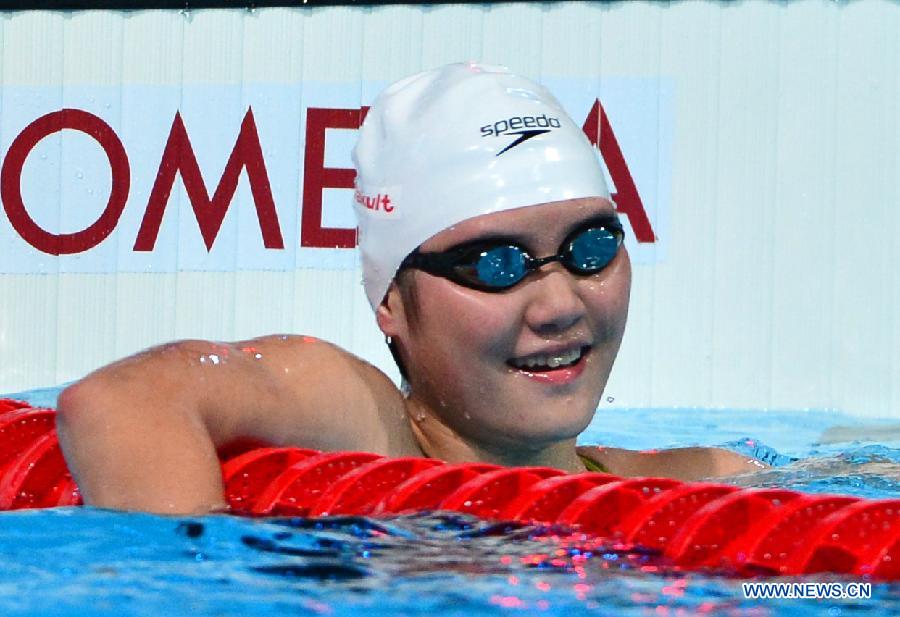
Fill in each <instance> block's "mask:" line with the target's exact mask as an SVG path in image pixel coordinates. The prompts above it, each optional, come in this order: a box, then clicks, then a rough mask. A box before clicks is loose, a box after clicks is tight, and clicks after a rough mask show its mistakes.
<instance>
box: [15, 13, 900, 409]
mask: <svg viewBox="0 0 900 617" xmlns="http://www.w3.org/2000/svg"><path fill="white" fill-rule="evenodd" d="M0 26H2V30H0V49H2V67H0V80H2V89H0V146H2V151H0V156H4V157H5V156H7V153H8V151H9V149H10V147H11V144H12V143H13V142H14V140H15V139H16V138H17V136H19V135H21V133H22V131H23V129H24V128H25V127H26V126H27V125H28V124H29V123H30V122H32V121H33V120H35V119H36V118H38V117H39V116H41V115H42V114H45V113H50V112H53V111H57V110H60V109H62V108H65V107H76V108H80V109H85V110H88V111H90V112H91V113H93V114H95V115H97V116H98V117H101V118H102V119H103V121H104V122H106V123H107V124H108V125H109V126H110V127H112V128H113V130H114V131H115V132H116V133H117V135H118V136H119V138H120V139H121V141H122V142H123V144H124V147H125V149H126V150H127V151H128V157H129V162H130V165H131V192H130V194H129V197H128V201H127V204H126V206H125V210H124V213H123V214H122V217H121V219H120V224H119V226H118V227H117V229H116V230H115V231H114V232H113V233H112V234H111V235H110V236H109V237H108V238H107V239H106V240H104V241H103V242H102V243H100V244H98V246H97V247H95V248H94V249H92V250H91V251H88V252H86V253H84V254H80V255H69V256H64V257H56V256H53V255H48V254H46V253H43V252H40V251H35V250H34V249H33V247H31V246H29V245H28V244H27V243H26V242H24V241H23V239H22V238H21V237H20V235H19V234H18V233H17V231H16V230H15V229H14V227H13V225H12V224H11V222H10V220H9V218H8V216H7V212H0V391H13V390H21V389H26V388H32V387H38V386H45V385H52V384H56V383H61V382H64V381H68V380H71V379H74V378H77V377H80V376H82V375H84V374H85V373H87V372H89V371H90V370H92V369H93V368H96V367H97V366H99V365H101V364H103V363H105V362H108V361H110V360H112V359H114V358H117V357H120V356H122V355H124V354H128V353H132V352H134V351H136V350H139V349H141V348H144V347H147V346H150V345H154V344H158V343H160V342H163V341H167V340H171V339H177V338H212V339H236V338H245V337H252V336H255V335H260V334H265V333H271V332H298V333H304V334H311V335H315V336H319V337H322V338H326V339H329V340H332V341H334V342H336V343H338V344H341V345H343V346H345V347H347V348H348V349H350V350H352V351H353V352H355V353H357V354H359V355H360V356H362V357H365V358H367V359H369V360H371V361H373V362H375V363H376V364H378V365H379V366H382V367H383V368H385V369H386V370H387V371H388V372H389V373H390V374H392V375H396V371H395V369H394V368H393V365H392V363H391V361H390V358H389V356H388V354H387V351H386V349H385V347H384V344H383V342H382V340H381V337H380V336H379V334H378V331H377V329H376V327H375V324H374V320H373V318H372V316H371V312H370V310H369V308H368V305H367V303H366V301H365V297H364V295H363V293H362V289H361V287H360V284H359V280H360V274H359V272H358V270H357V269H356V268H355V267H353V264H354V263H355V261H354V258H353V257H352V254H353V253H352V251H351V250H348V249H316V250H317V251H318V252H316V253H311V252H309V251H305V252H304V250H301V249H299V248H298V241H299V238H298V227H299V225H300V223H299V220H300V216H299V215H298V210H300V209H302V204H301V199H300V196H301V195H302V183H303V174H302V169H303V159H304V156H305V155H306V154H305V152H304V150H303V138H304V134H305V133H304V129H305V127H306V125H305V116H304V110H305V109H306V108H307V107H310V106H323V107H349V108H358V107H359V106H361V105H365V104H368V103H369V102H371V100H372V98H373V96H374V94H375V93H376V92H377V90H378V88H379V87H381V86H382V85H384V84H385V83H388V82H390V81H392V80H394V79H397V78H400V77H403V76H405V75H408V74H411V73H414V72H416V71H419V70H422V69H425V68H431V67H434V66H437V65H440V64H443V63H446V62H452V61H459V60H466V59H474V60H482V61H485V62H490V63H499V64H506V65H508V66H510V67H512V68H513V69H514V70H516V71H517V72H520V73H523V74H526V75H530V76H532V77H534V78H536V79H539V80H543V81H545V82H547V83H548V85H550V86H551V87H554V84H556V86H557V87H558V88H560V89H562V90H564V92H563V95H562V96H561V98H563V102H564V104H565V103H567V102H568V101H569V100H571V101H573V104H574V105H576V106H581V108H580V109H577V110H573V109H570V110H569V111H570V112H571V113H572V115H573V116H575V117H576V120H578V121H581V120H582V119H583V118H584V116H585V113H586V111H587V109H586V108H585V107H584V105H586V104H589V103H590V100H593V97H594V96H597V97H599V98H600V99H601V101H602V102H603V104H604V105H605V106H606V108H607V112H608V113H609V116H610V122H611V124H612V126H613V128H614V130H615V132H616V135H617V137H618V138H619V141H620V143H621V145H622V151H623V154H624V156H625V158H626V161H627V162H628V164H629V167H631V169H632V171H633V172H634V175H635V181H636V183H637V189H638V191H639V192H640V194H641V197H642V199H643V201H644V206H645V209H646V212H647V214H648V216H649V219H650V222H651V223H652V224H653V228H654V231H655V233H656V235H657V242H655V243H652V244H646V245H641V246H638V245H637V244H635V242H634V234H632V239H631V245H630V248H631V249H632V250H633V251H635V254H636V256H637V257H638V258H637V259H636V262H637V263H636V265H635V273H634V284H633V296H632V308H631V316H630V322H629V326H628V332H627V334H626V339H625V341H624V344H623V348H622V352H621V354H620V358H619V360H618V363H617V365H616V367H615V369H614V372H613V376H612V379H611V382H610V384H609V386H608V388H607V392H606V397H607V398H606V399H605V402H604V404H608V405H615V406H665V407H669V406H689V407H726V408H767V409H768V408H790V409H798V408H815V409H839V410H842V411H846V412H849V413H853V414H857V415H865V416H893V417H900V317H898V315H897V313H898V310H900V270H898V267H897V266H898V264H900V240H898V239H897V238H898V236H900V208H898V206H900V194H898V180H897V178H898V176H900V154H898V152H900V123H898V115H900V106H898V95H900V43H898V35H900V6H898V5H897V4H896V3H892V2H878V1H874V0H873V1H869V2H854V3H848V4H843V3H835V2H825V1H818V0H815V1H809V2H796V3H793V2H792V3H766V2H742V3H722V4H720V3H716V2H678V3H672V4H662V3H644V2H629V3H617V4H595V3H580V2H572V3H547V4H544V5H542V4H534V3H532V4H499V5H493V6H490V5H474V6H463V5H460V6H453V5H445V6H435V7H424V8H423V7H414V6H391V7H378V8H322V9H315V10H307V9H259V10H255V11H247V10H209V11H192V12H189V13H184V12H176V11H171V12H169V11H146V12H145V11H134V12H99V11H98V12H76V13H64V12H17V13H7V14H3V15H2V16H0ZM595 93H596V94H595ZM629 93H633V97H631V98H629V97H630V95H629ZM588 95H589V96H588ZM579 97H580V98H579ZM629 100H633V101H634V104H633V105H629V104H628V102H629ZM248 106H252V108H253V110H254V114H255V118H256V122H257V124H258V126H259V136H260V141H261V145H262V149H263V153H264V155H265V159H266V164H267V165H268V171H269V176H270V180H271V188H272V192H273V194H274V196H275V199H276V202H278V205H279V210H278V213H279V218H280V223H281V226H282V232H283V236H284V242H285V247H286V248H285V253H283V254H286V255H288V258H287V259H286V261H284V260H282V262H279V263H270V262H269V261H266V260H267V259H269V258H268V257H266V256H265V255H263V256H262V257H259V260H257V261H259V262H260V263H257V262H256V261H254V259H256V258H255V257H253V255H252V254H251V255H250V257H245V253H246V252H245V251H243V249H242V248H241V247H242V246H244V244H242V243H247V242H249V240H247V239H248V238H252V240H253V241H254V242H255V243H256V244H255V245H254V246H257V247H258V246H259V245H260V230H259V226H258V222H257V220H256V218H254V217H255V215H254V199H253V196H252V195H251V191H250V190H249V187H248V182H247V177H246V173H242V174H241V179H240V181H239V185H238V188H237V192H236V194H235V197H234V200H233V203H232V205H231V208H230V209H229V211H228V214H227V215H226V217H225V221H224V223H223V226H222V230H221V232H220V235H219V237H218V238H217V241H216V242H217V244H216V247H215V250H216V251H218V252H217V253H215V255H214V254H213V251H210V252H209V255H208V256H207V254H206V253H202V254H199V255H200V256H199V257H198V258H197V259H195V260H194V261H191V260H192V259H193V257H191V255H192V254H193V253H191V251H194V252H195V253H196V251H197V248H196V247H197V246H198V245H197V244H196V242H198V240H197V238H199V232H198V227H197V225H198V224H197V221H196V218H194V215H193V214H192V210H191V203H190V199H189V197H188V195H187V194H186V192H185V189H184V188H183V185H182V182H181V180H180V179H179V180H176V182H175V184H174V189H173V191H172V195H171V198H170V207H169V208H168V210H167V215H166V218H165V219H164V221H163V224H162V228H161V231H160V235H159V241H158V242H159V246H158V252H154V253H152V254H151V255H150V256H149V257H148V260H149V261H140V260H138V261H134V259H133V258H134V255H133V251H132V244H133V242H134V238H135V233H136V230H137V228H138V225H139V223H140V220H141V217H142V216H143V214H144V210H145V208H146V206H147V202H148V195H149V193H150V187H151V185H152V183H153V181H154V177H155V175H156V171H157V168H158V166H159V164H160V157H161V155H162V152H163V149H164V146H165V143H166V138H167V136H168V133H169V128H170V126H171V123H172V118H173V115H174V112H175V111H176V110H177V111H179V113H180V114H182V116H183V118H184V123H185V125H186V127H187V130H188V131H189V133H190V135H191V138H192V142H193V145H194V146H195V149H196V155H197V160H198V163H199V166H200V168H201V170H202V172H203V177H204V180H205V184H206V187H207V189H208V191H209V193H210V194H212V193H213V192H214V191H215V188H216V184H217V183H218V181H219V178H220V177H221V176H222V173H223V169H224V168H225V162H226V160H227V158H228V155H229V154H230V153H231V151H232V148H233V147H234V143H235V138H236V136H237V131H238V127H239V125H240V122H241V119H242V118H243V117H244V113H245V112H246V111H247V108H248ZM648 127H649V128H650V129H651V130H649V131H648V130H647V128H648ZM352 133H353V131H346V130H345V131H334V130H329V131H328V137H327V139H326V144H327V145H326V153H325V159H326V165H331V166H335V167H345V166H346V161H347V158H348V157H347V151H348V149H349V144H350V143H352ZM111 183H112V180H111V177H110V171H109V165H108V163H106V158H105V155H104V153H103V150H101V149H100V148H98V147H96V144H95V143H93V142H92V141H91V139H90V138H88V137H86V136H85V135H84V134H83V133H78V132H73V131H64V132H58V133H56V134H55V135H53V136H50V137H47V138H46V139H44V140H43V141H41V143H40V144H38V146H36V147H35V148H34V150H33V151H32V153H31V154H30V156H29V157H28V159H27V160H26V163H25V171H24V172H23V174H22V176H21V191H22V196H23V201H24V203H25V204H27V207H28V209H29V212H31V213H32V215H33V217H34V219H35V221H36V222H37V223H39V224H40V225H42V226H43V227H44V228H46V229H48V230H52V231H54V232H55V233H64V232H65V233H70V232H73V231H75V230H78V229H83V228H84V226H85V225H87V224H89V223H90V222H91V221H93V220H95V219H96V218H97V216H98V214H99V212H101V211H102V210H103V207H104V204H105V203H106V199H107V197H108V196H109V193H110V190H111ZM7 189H8V187H7ZM345 192H346V191H336V192H335V191H332V192H328V191H326V193H328V194H327V195H325V199H324V202H325V209H324V211H323V223H328V226H334V227H346V226H350V225H351V223H348V222H347V212H349V200H347V202H348V203H347V204H344V205H342V204H343V202H342V203H338V201H339V200H340V199H343V197H341V195H342V194H343V193H345ZM4 195H8V191H7V192H5V193H4ZM345 197H346V196H345ZM284 204H288V205H287V206H286V207H285V206H284ZM291 204H294V206H296V207H292V205H291ZM297 204H301V205H299V206H298V205H297ZM4 205H6V202H4ZM191 238H193V239H191ZM191 243H194V244H191ZM199 246H202V245H199ZM248 246H249V245H248ZM167 250H168V251H169V252H170V253H171V254H172V255H174V256H173V257H171V258H169V257H166V255H167V253H166V251H167ZM248 250H249V249H248ZM254 250H256V249H254ZM251 252H252V251H251ZM260 254H262V253H260ZM235 255H237V256H235ZM347 255H350V256H351V257H349V258H348V257H347ZM207 257H208V260H207ZM317 260H319V261H317ZM270 261H271V260H270ZM285 264H287V265H285Z"/></svg>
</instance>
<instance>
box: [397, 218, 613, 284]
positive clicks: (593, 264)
mask: <svg viewBox="0 0 900 617" xmlns="http://www.w3.org/2000/svg"><path fill="white" fill-rule="evenodd" d="M624 237H625V232H624V231H623V230H622V225H621V223H619V221H618V219H616V218H612V217H606V218H604V219H602V220H597V219H594V220H591V221H588V222H586V223H585V224H583V225H581V226H579V227H578V228H576V229H575V230H574V231H573V232H572V233H570V234H569V235H568V236H567V237H566V239H565V240H564V241H563V243H562V244H561V245H560V247H559V251H558V252H557V253H556V255H550V256H548V257H532V256H531V255H529V254H528V251H527V250H526V249H525V248H524V247H522V246H520V245H519V244H516V243H515V242H511V241H508V240H505V239H502V238H495V239H486V240H484V239H482V240H476V241H474V242H470V243H466V244H462V245H460V246H457V247H454V248H451V249H449V250H446V251H442V252H440V253H421V252H419V249H416V250H415V251H413V252H412V253H410V254H409V255H408V256H407V257H406V259H404V260H403V262H402V263H401V264H400V269H401V270H402V269H404V268H415V269H418V270H422V271H424V272H427V273H428V274H433V275H434V276H440V277H443V278H446V279H449V280H451V281H453V282H454V283H457V284H459V285H462V286H463V287H469V288H471V289H477V290H479V291H488V292H498V291H504V290H506V289H509V288H510V287H513V286H515V285H518V284H519V283H521V282H522V281H523V280H524V279H525V277H527V276H528V275H529V274H531V273H532V272H536V271H537V270H538V269H540V268H542V267H543V266H545V265H547V264H549V263H552V262H554V261H558V262H559V263H560V264H562V265H563V267H564V268H565V269H566V270H568V271H569V272H571V273H572V274H578V275H581V276H589V275H591V274H596V273H598V272H600V271H601V270H602V269H603V268H605V267H606V266H607V265H609V263H610V262H611V261H612V260H613V258H614V257H615V256H616V253H618V251H619V247H620V246H621V245H622V240H623V238H624Z"/></svg>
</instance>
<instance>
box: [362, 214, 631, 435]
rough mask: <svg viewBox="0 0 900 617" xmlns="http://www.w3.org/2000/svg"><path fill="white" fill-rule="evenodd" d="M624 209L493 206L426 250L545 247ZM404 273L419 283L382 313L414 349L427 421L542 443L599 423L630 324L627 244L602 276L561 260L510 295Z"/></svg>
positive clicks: (417, 397) (411, 361)
mask: <svg viewBox="0 0 900 617" xmlns="http://www.w3.org/2000/svg"><path fill="white" fill-rule="evenodd" d="M612 212H613V208H612V205H611V204H610V202H609V201H607V200H604V199H599V198H588V199H576V200H569V201H562V202H556V203H552V204H541V205H537V206H528V207H524V208H518V209H515V210H508V211H503V212H498V213H493V214H486V215H482V216H478V217H475V218H472V219H468V220H466V221H463V222H462V223H459V224H457V225H455V226H453V227H451V228H449V229H447V230H445V231H443V232H441V233H439V234H437V235H435V236H433V237H432V238H430V239H429V240H428V241H427V242H425V243H424V244H423V245H422V246H421V251H422V252H440V251H445V250H447V249H449V248H452V247H455V246H458V245H460V244H463V243H467V242H471V241H473V240H478V239H480V238H487V237H495V236H504V237H512V238H515V240H516V242H517V243H518V244H520V245H522V246H524V247H526V248H527V250H528V251H529V253H530V254H531V255H533V256H536V257H543V256H546V255H552V254H554V253H556V252H557V251H558V249H559V247H560V244H561V243H562V242H563V240H564V239H565V238H566V237H567V236H568V234H569V233H570V232H571V231H572V230H573V229H574V228H577V227H578V226H579V225H580V224H582V223H583V222H585V221H586V220H589V219H592V218H596V217H597V216H598V215H603V214H610V213H612ZM402 276H403V277H406V281H405V282H404V285H409V286H412V287H413V289H414V293H401V292H400V290H399V289H398V287H397V286H396V285H394V286H392V287H391V290H390V291H389V293H388V295H387V298H386V300H385V302H384V303H383V304H382V305H381V307H380V308H379V310H378V313H377V315H378V321H379V325H380V326H381V328H382V330H383V331H384V332H385V334H387V335H389V336H392V337H394V338H395V339H396V340H397V341H398V342H399V345H400V347H401V349H402V354H403V357H404V360H405V363H406V368H407V371H408V373H409V382H410V392H411V399H412V400H414V401H416V402H417V404H418V405H419V409H421V410H423V412H422V413H421V414H420V415H419V417H417V418H416V420H417V421H418V424H419V429H420V430H421V431H423V432H425V433H427V432H428V431H429V427H428V423H429V422H434V421H437V423H438V424H440V425H443V426H444V427H447V428H449V429H451V430H452V432H453V433H455V434H456V435H458V436H459V437H461V438H462V439H463V440H465V441H466V442H468V443H471V444H475V445H476V446H477V447H479V448H484V449H487V450H503V449H509V448H513V449H520V450H536V449H539V448H546V447H548V446H549V445H552V444H553V443H556V442H560V441H563V440H566V439H570V438H573V437H575V436H576V435H577V434H578V433H580V432H581V431H582V430H584V429H585V428H586V427H587V425H588V423H589V422H590V420H591V417H592V416H593V413H594V410H595V409H596V407H597V404H598V402H599V400H600V395H601V393H602V392H603V388H604V387H605V385H606V381H607V378H608V376H609V372H610V369H611V368H612V365H613V361H614V360H615V357H616V354H617V352H618V349H619V344H620V343H621V340H622V334H623V332H624V328H625V321H626V317H627V313H628V296H629V290H630V285H631V266H630V263H629V259H628V255H627V253H626V252H625V249H624V247H622V248H620V249H619V252H618V253H617V255H616V257H615V258H614V259H613V261H612V262H611V263H610V264H609V265H608V266H607V267H606V268H604V269H603V270H602V271H600V272H599V273H597V274H594V275H590V276H578V275H574V274H571V273H570V272H569V271H567V270H566V269H565V268H564V267H563V266H562V265H561V264H559V263H551V264H548V265H545V266H544V267H542V268H541V269H540V270H539V271H537V272H535V273H532V274H531V275H530V276H528V277H527V278H526V279H525V280H524V281H522V282H521V283H519V284H518V285H516V286H515V287H513V288H511V289H508V290H506V291H503V292H500V293H488V292H484V291H477V290H474V289H469V288H466V287H463V286H461V285H458V284H456V283H454V282H451V281H449V280H447V279H445V278H441V277H437V276H433V275H430V274H427V273H425V272H422V271H418V270H413V271H407V272H404V273H403V274H402ZM413 303H414V304H415V306H411V305H412V304H413ZM535 365H537V366H535ZM550 367H552V368H550ZM548 369H549V370H548ZM429 416H430V418H429Z"/></svg>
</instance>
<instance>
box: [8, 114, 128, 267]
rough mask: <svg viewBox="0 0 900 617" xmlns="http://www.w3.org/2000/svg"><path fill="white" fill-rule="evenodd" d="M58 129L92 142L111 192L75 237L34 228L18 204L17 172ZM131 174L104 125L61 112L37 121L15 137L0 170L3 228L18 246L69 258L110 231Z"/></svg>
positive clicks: (19, 177)
mask: <svg viewBox="0 0 900 617" xmlns="http://www.w3.org/2000/svg"><path fill="white" fill-rule="evenodd" d="M63 129H72V130H75V131H81V132H82V133H85V134H87V135H90V136H91V137H93V138H94V139H95V140H96V141H97V143H99V144H100V147H102V148H103V151H104V152H106V157H107V159H109V167H110V171H111V172H112V189H111V190H110V193H109V200H108V201H107V203H106V208H104V210H103V212H102V213H101V214H100V217H99V218H98V219H97V220H96V221H94V223H93V224H91V225H90V226H88V227H87V228H85V229H82V230H81V231H78V232H75V233H69V234H54V233H50V232H48V231H47V230H45V229H43V228H42V227H40V226H39V225H38V224H37V223H35V222H34V219H32V218H31V215H30V214H28V210H27V209H26V208H25V204H24V202H23V201H22V169H23V168H24V166H25V159H26V158H28V154H29V153H30V152H31V151H32V150H33V149H34V147H35V146H37V144H38V143H39V142H40V141H41V140H42V139H44V138H45V137H47V136H49V135H52V134H53V133H58V132H60V131H62V130H63ZM130 182H131V172H130V170H129V167H128V155H127V154H126V153H125V148H124V147H123V146H122V142H121V141H120V140H119V138H118V136H117V135H116V133H115V131H113V129H112V127H110V126H109V125H108V124H107V123H106V122H104V121H103V120H101V119H100V118H98V117H97V116H95V115H94V114H91V113H88V112H86V111H83V110H80V109H61V110H59V111H55V112H52V113H49V114H46V115H44V116H41V117H40V118H38V119H37V120H35V121H34V122H32V123H31V124H29V125H28V126H26V127H25V129H24V130H23V131H22V132H21V133H19V135H18V136H16V138H15V140H13V143H12V145H11V146H10V148H9V152H8V153H7V155H6V159H5V160H4V161H3V167H2V169H0V198H2V200H3V208H4V209H5V210H6V215H7V216H8V217H9V222H10V223H11V224H12V226H13V228H14V229H15V230H16V231H17V232H18V233H19V235H20V236H21V237H22V239H23V240H25V241H26V242H27V243H28V244H30V245H31V246H33V247H34V248H36V249H37V250H39V251H42V252H44V253H48V254H50V255H71V254H73V253H83V252H84V251H87V250H89V249H92V248H94V247H95V246H97V245H98V244H100V243H101V242H103V240H105V239H106V238H107V237H108V236H109V234H111V233H112V231H113V229H115V227H116V224H118V222H119V218H120V217H121V216H122V211H123V210H124V209H125V202H126V201H127V199H128V190H129V188H130Z"/></svg>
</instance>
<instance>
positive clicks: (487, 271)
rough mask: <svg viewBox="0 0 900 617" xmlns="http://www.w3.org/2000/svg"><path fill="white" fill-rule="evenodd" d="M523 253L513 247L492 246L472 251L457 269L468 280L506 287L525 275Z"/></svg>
mask: <svg viewBox="0 0 900 617" xmlns="http://www.w3.org/2000/svg"><path fill="white" fill-rule="evenodd" d="M525 262H526V259H525V254H524V252H523V251H522V250H521V249H519V248H518V247H515V246H494V247H490V248H483V249H481V250H478V251H473V252H472V253H470V254H469V255H467V259H465V260H464V261H463V263H461V264H460V265H459V267H458V268H457V272H458V273H459V274H461V275H463V276H465V277H466V278H468V279H470V280H474V281H477V282H478V283H480V284H482V285H487V286H489V287H498V288H500V287H508V286H510V285H513V284H515V283H517V282H518V281H520V280H522V278H523V277H524V276H525V275H526V274H527V267H526V263H525Z"/></svg>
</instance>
